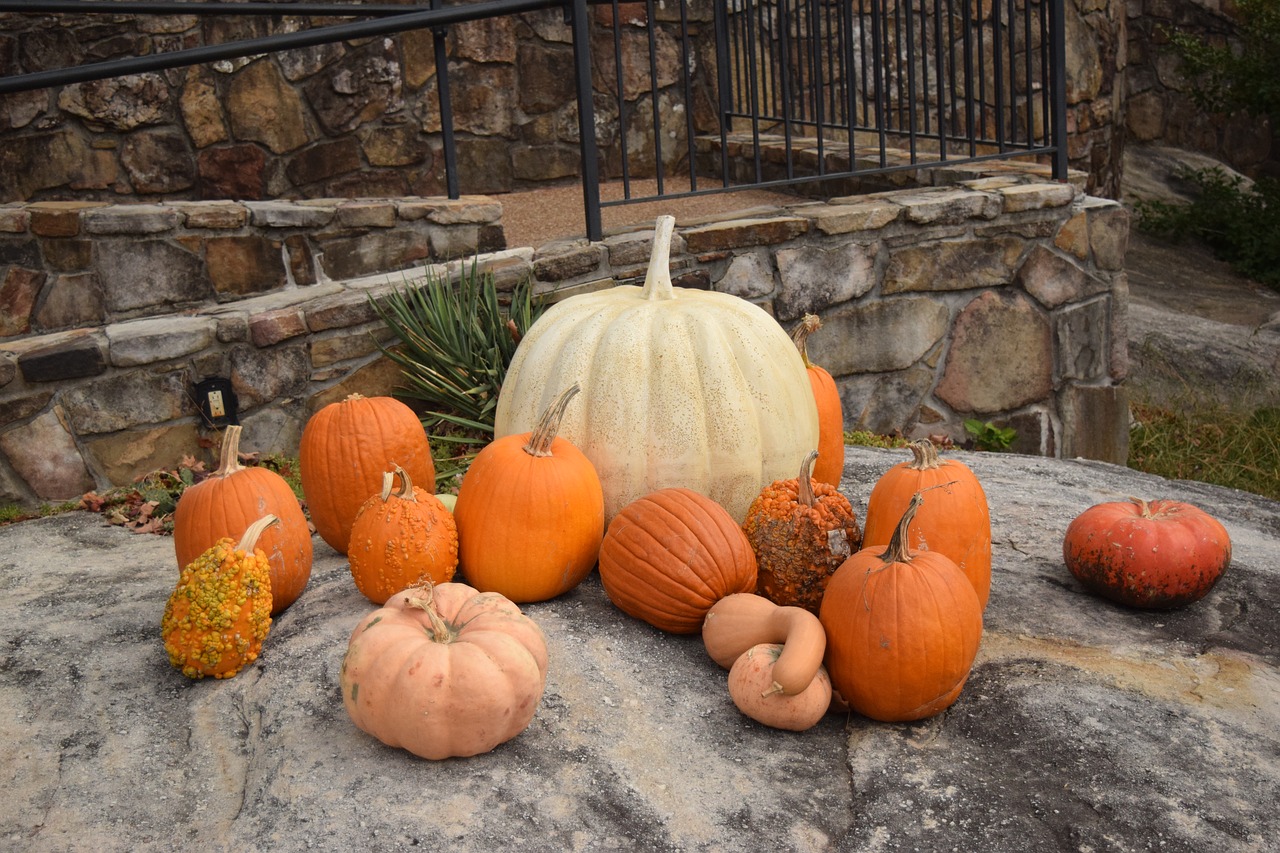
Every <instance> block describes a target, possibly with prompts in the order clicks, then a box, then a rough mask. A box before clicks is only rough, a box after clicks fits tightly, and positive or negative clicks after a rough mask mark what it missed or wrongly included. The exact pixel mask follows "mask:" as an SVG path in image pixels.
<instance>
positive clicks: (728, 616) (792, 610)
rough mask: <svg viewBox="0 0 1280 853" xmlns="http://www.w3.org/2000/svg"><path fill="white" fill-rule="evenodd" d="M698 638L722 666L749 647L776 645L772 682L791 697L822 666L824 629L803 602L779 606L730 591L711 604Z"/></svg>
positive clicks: (729, 662)
mask: <svg viewBox="0 0 1280 853" xmlns="http://www.w3.org/2000/svg"><path fill="white" fill-rule="evenodd" d="M702 643H703V645H704V646H706V649H707V654H709V655H711V659H712V660H714V661H715V662H716V663H718V664H720V666H722V667H724V668H725V669H729V668H730V667H732V666H733V664H734V662H735V661H737V659H738V658H740V657H742V655H744V654H746V652H747V651H748V650H749V649H751V648H752V647H753V646H758V645H769V644H779V645H782V646H783V647H784V648H783V651H781V652H780V653H779V654H778V655H776V656H775V657H776V658H777V661H776V663H771V665H770V669H771V671H772V672H773V678H774V685H773V686H774V687H775V688H776V689H777V691H778V692H779V693H785V694H787V695H790V696H794V695H795V694H797V693H800V692H801V691H802V690H804V689H805V688H807V687H808V686H809V684H810V682H812V681H813V678H814V676H815V675H817V673H818V670H819V669H820V668H821V667H822V658H823V655H824V653H825V651H826V647H827V634H826V630H825V629H824V628H823V627H822V623H821V622H820V621H819V620H818V617H816V616H814V615H813V614H812V613H810V612H809V611H808V610H805V609H804V608H802V607H791V606H779V605H777V604H774V603H773V602H772V601H770V600H769V599H767V598H764V597H763V596H760V595H755V594H752V593H734V594H733V595H727V596H725V597H724V598H722V599H720V600H719V601H717V602H716V603H715V604H713V605H711V608H710V609H709V610H708V611H707V615H706V618H705V619H703V622H702Z"/></svg>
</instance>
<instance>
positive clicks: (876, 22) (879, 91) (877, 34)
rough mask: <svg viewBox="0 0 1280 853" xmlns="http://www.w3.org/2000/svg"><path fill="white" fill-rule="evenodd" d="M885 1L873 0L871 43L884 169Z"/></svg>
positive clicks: (877, 119)
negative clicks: (883, 14)
mask: <svg viewBox="0 0 1280 853" xmlns="http://www.w3.org/2000/svg"><path fill="white" fill-rule="evenodd" d="M882 2H883V0H871V9H872V13H871V41H872V42H873V43H874V45H875V47H874V55H873V56H872V57H871V67H872V68H874V69H875V78H876V82H875V92H876V130H877V131H878V132H879V137H880V168H881V169H883V168H884V167H885V166H886V165H887V164H888V147H889V141H888V138H887V135H886V133H885V131H886V128H885V125H886V124H887V123H888V122H887V116H886V113H887V112H888V107H887V105H886V104H885V102H884V99H885V91H884V86H885V82H884V72H883V70H882V69H883V66H884V63H883V62H881V61H880V54H881V51H882V46H881V36H882V33H881V30H883V29H884V21H883V20H882V12H883V10H884V6H883V5H882Z"/></svg>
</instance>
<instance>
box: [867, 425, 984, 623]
mask: <svg viewBox="0 0 1280 853" xmlns="http://www.w3.org/2000/svg"><path fill="white" fill-rule="evenodd" d="M910 449H911V453H912V455H913V457H914V458H913V459H912V460H911V461H909V462H901V463H899V464H897V465H894V466H893V467H892V468H890V469H889V470H888V471H886V472H885V473H884V474H883V475H881V477H880V479H879V480H877V481H876V484H875V486H873V487H872V489H871V495H870V497H869V498H868V499H867V520H866V523H865V525H864V526H863V529H862V545H863V547H864V548H870V547H871V546H873V545H888V544H889V540H890V539H891V538H892V536H893V534H894V531H895V530H897V527H898V522H899V520H900V519H901V518H902V514H903V513H904V512H906V510H907V506H908V505H910V503H911V500H912V498H913V497H914V496H915V495H916V494H923V495H925V497H926V500H925V503H924V505H923V506H921V507H920V511H919V512H917V513H916V517H915V521H914V523H913V524H912V525H911V539H910V541H908V542H907V543H906V545H907V547H909V548H911V549H912V550H929V551H941V552H942V553H943V554H945V555H947V556H948V557H950V558H951V561H952V562H953V563H955V564H956V565H957V566H959V567H960V570H961V571H962V572H964V574H965V577H967V578H968V579H969V581H970V582H971V583H972V584H973V589H974V591H975V592H976V593H978V600H979V601H981V602H982V606H983V608H984V609H985V608H986V606H987V598H988V597H989V596H990V594H991V512H990V510H989V509H988V507H987V493H986V492H985V491H983V488H982V484H981V483H980V482H978V477H977V475H975V474H974V473H973V471H972V470H971V469H970V468H969V466H968V465H965V464H964V463H963V462H961V461H959V460H957V459H943V458H942V457H940V456H939V455H938V448H937V447H935V446H934V444H933V442H932V441H929V440H928V439H923V440H921V441H916V442H913V443H912V444H911V445H910Z"/></svg>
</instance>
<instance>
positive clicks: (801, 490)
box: [796, 450, 818, 506]
mask: <svg viewBox="0 0 1280 853" xmlns="http://www.w3.org/2000/svg"><path fill="white" fill-rule="evenodd" d="M817 458H818V451H816V450H810V451H809V453H808V455H806V456H805V457H804V461H803V462H801V463H800V476H799V477H797V478H796V487H797V488H796V500H797V502H799V503H801V504H804V505H805V506H813V505H814V503H815V502H816V501H817V500H818V498H817V496H816V495H814V493H813V463H814V460H816V459H817Z"/></svg>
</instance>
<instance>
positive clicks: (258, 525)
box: [235, 427, 280, 554]
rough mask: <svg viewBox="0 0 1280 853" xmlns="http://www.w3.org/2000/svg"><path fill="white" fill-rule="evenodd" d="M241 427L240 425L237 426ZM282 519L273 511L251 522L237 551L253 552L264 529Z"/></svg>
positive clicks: (241, 538) (237, 545)
mask: <svg viewBox="0 0 1280 853" xmlns="http://www.w3.org/2000/svg"><path fill="white" fill-rule="evenodd" d="M235 429H239V427H235ZM279 522H280V519H278V518H276V517H275V516H274V515H272V514H271V513H267V514H266V515H264V516H263V517H262V518H260V519H258V520H257V521H255V522H254V523H253V524H250V525H249V526H248V527H247V528H246V529H245V531H244V535H243V536H241V537H240V541H239V542H238V543H236V550H237V551H244V552H245V553H246V554H252V553H253V549H254V547H255V546H256V545H257V544H258V537H259V536H261V535H262V531H264V530H266V529H267V528H268V527H270V526H271V525H273V524H278V523H279Z"/></svg>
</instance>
